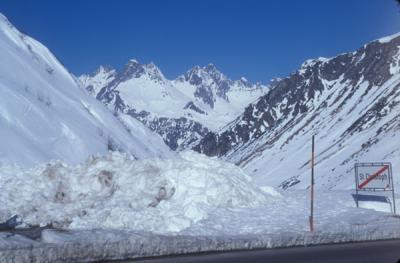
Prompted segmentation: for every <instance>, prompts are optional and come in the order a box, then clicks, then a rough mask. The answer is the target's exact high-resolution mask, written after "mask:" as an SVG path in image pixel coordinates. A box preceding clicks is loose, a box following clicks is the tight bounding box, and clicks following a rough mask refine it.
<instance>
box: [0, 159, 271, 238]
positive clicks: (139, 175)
mask: <svg viewBox="0 0 400 263" xmlns="http://www.w3.org/2000/svg"><path fill="white" fill-rule="evenodd" d="M0 189H1V191H0V200H2V209H1V210H0V220H4V219H6V218H8V217H9V216H11V215H13V214H16V213H17V214H19V215H21V216H22V217H23V218H24V219H25V222H26V223H28V224H40V225H44V224H49V223H52V224H53V225H55V226H56V227H62V228H69V229H82V228H85V229H93V228H108V229H110V228H114V229H134V230H142V231H151V232H156V233H175V232H179V231H181V230H183V229H185V228H188V227H190V226H191V225H192V224H194V223H196V222H198V221H200V220H202V219H206V218H207V217H208V214H209V213H211V212H212V211H214V210H216V209H218V208H222V207H223V208H224V209H235V208H251V207H257V206H260V205H261V204H265V203H266V201H267V199H268V198H267V197H268V195H267V194H266V193H264V192H263V191H262V190H260V189H258V188H257V187H256V186H254V185H253V184H252V183H251V180H250V178H249V177H248V176H247V175H245V174H244V173H243V172H242V171H241V170H240V169H239V168H238V167H236V166H235V165H233V164H229V163H225V162H222V161H219V160H217V159H210V158H208V157H205V156H202V155H199V154H197V153H194V152H185V153H182V157H181V158H180V159H166V160H162V159H146V160H140V161H137V160H134V159H133V158H131V157H130V156H128V155H123V154H120V153H112V154H109V155H107V156H106V157H91V158H89V159H88V160H87V162H86V163H85V164H83V165H78V166H68V165H66V164H64V163H62V162H59V161H58V162H51V163H49V164H46V165H42V166H39V167H36V168H34V169H31V170H28V171H22V170H21V169H19V168H18V167H15V166H3V167H1V172H0ZM270 198H272V199H273V198H274V197H272V196H270Z"/></svg>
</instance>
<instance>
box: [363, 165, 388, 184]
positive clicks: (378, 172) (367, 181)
mask: <svg viewBox="0 0 400 263" xmlns="http://www.w3.org/2000/svg"><path fill="white" fill-rule="evenodd" d="M387 169H389V166H388V165H385V166H383V167H382V168H381V169H379V171H377V172H376V173H374V174H373V175H371V176H370V177H368V178H367V180H365V181H364V182H363V183H362V184H360V185H359V186H358V188H359V189H361V188H363V187H364V186H366V185H367V184H368V183H369V182H371V181H372V180H374V178H376V177H377V176H379V175H380V174H381V173H383V172H384V171H386V170H387Z"/></svg>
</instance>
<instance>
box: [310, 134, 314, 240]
mask: <svg viewBox="0 0 400 263" xmlns="http://www.w3.org/2000/svg"><path fill="white" fill-rule="evenodd" d="M310 231H311V232H314V135H313V136H312V146H311V215H310Z"/></svg>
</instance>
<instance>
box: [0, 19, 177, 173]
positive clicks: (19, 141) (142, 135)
mask: <svg viewBox="0 0 400 263" xmlns="http://www.w3.org/2000/svg"><path fill="white" fill-rule="evenodd" d="M0 58H1V59H0V95H1V96H0V144H1V145H2V146H1V148H0V160H2V161H8V162H15V163H18V164H19V165H24V166H30V165H33V164H35V163H37V162H43V161H48V160H49V159H61V160H64V161H66V162H71V163H76V162H81V161H83V160H84V159H86V158H87V157H88V156H89V155H90V154H104V153H106V152H107V151H108V150H109V149H111V150H122V151H127V152H129V153H131V154H133V155H134V156H135V157H137V158H142V157H154V156H171V155H172V154H171V153H170V151H169V149H167V147H165V145H164V144H163V143H162V140H161V138H160V137H159V136H158V135H156V134H153V132H151V131H150V130H149V129H147V128H146V127H144V126H143V125H142V124H141V123H140V122H138V121H136V122H135V121H134V120H132V122H135V124H134V125H131V127H130V129H131V130H130V132H128V130H127V129H126V127H124V126H123V124H122V123H121V122H120V121H119V120H117V118H115V117H114V116H113V115H112V113H111V112H110V111H109V110H107V108H106V107H104V106H103V105H102V104H101V103H99V102H98V101H96V100H95V99H93V98H92V97H91V96H90V95H89V94H87V92H86V91H85V90H84V89H83V88H82V87H80V86H79V81H77V80H76V79H75V78H74V77H73V76H72V75H71V74H70V73H69V72H68V71H67V70H66V69H65V68H64V67H63V66H62V65H61V63H60V62H59V61H58V60H57V59H56V58H55V57H54V56H53V54H52V53H51V52H50V51H49V50H48V49H47V48H46V47H45V46H43V45H42V44H41V43H39V42H37V41H36V40H34V39H32V38H30V37H29V36H26V35H24V34H22V33H20V32H19V31H18V30H17V29H16V28H15V27H14V26H13V25H11V23H10V22H9V21H8V20H7V19H6V18H5V17H4V16H3V15H1V14H0ZM133 127H134V128H133Z"/></svg>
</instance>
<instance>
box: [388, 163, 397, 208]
mask: <svg viewBox="0 0 400 263" xmlns="http://www.w3.org/2000/svg"><path fill="white" fill-rule="evenodd" d="M389 172H390V175H389V176H390V179H391V180H392V195H393V213H394V214H396V197H395V195H394V180H393V173H392V164H391V163H389Z"/></svg>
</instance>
